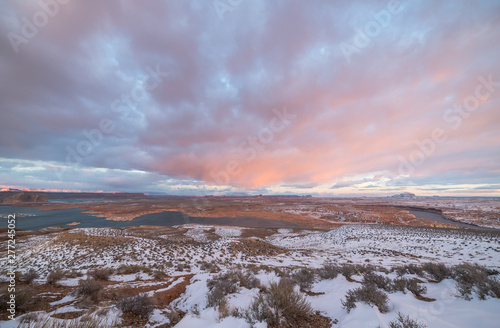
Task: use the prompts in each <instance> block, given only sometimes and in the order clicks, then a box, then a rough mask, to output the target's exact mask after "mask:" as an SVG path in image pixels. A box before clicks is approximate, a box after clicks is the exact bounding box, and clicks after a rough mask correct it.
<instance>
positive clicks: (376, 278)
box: [363, 272, 391, 291]
mask: <svg viewBox="0 0 500 328" xmlns="http://www.w3.org/2000/svg"><path fill="white" fill-rule="evenodd" d="M363 284H364V285H367V286H373V287H377V288H380V289H384V290H386V291H390V290H391V279H389V278H387V277H384V276H382V275H379V274H376V273H374V272H368V273H365V274H364V276H363Z"/></svg>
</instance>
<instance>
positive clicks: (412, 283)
mask: <svg viewBox="0 0 500 328" xmlns="http://www.w3.org/2000/svg"><path fill="white" fill-rule="evenodd" d="M390 290H391V291H397V292H403V293H405V294H406V291H407V290H408V291H410V292H412V293H413V294H414V295H423V294H425V293H427V287H425V286H423V285H421V284H420V283H419V282H418V281H417V280H416V279H407V278H396V279H394V280H393V281H392V283H391V286H390Z"/></svg>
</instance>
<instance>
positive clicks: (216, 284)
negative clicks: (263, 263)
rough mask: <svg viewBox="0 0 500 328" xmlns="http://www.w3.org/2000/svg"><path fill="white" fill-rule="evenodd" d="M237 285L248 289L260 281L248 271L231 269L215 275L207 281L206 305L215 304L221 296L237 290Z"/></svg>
mask: <svg viewBox="0 0 500 328" xmlns="http://www.w3.org/2000/svg"><path fill="white" fill-rule="evenodd" d="M238 286H242V287H246V288H248V289H252V288H256V287H259V286H260V281H259V279H257V278H256V277H255V275H254V274H253V273H252V272H250V271H245V272H243V271H241V270H232V271H229V272H226V273H222V274H219V275H216V276H215V277H213V278H212V279H210V280H208V281H207V287H208V288H210V292H209V293H208V295H207V305H208V306H209V307H211V306H217V305H220V302H221V301H222V300H223V298H224V297H225V296H226V295H228V294H231V293H235V292H236V291H237V290H238Z"/></svg>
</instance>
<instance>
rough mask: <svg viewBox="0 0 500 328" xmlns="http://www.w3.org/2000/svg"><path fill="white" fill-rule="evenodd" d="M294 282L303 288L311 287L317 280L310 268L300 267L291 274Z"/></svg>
mask: <svg viewBox="0 0 500 328" xmlns="http://www.w3.org/2000/svg"><path fill="white" fill-rule="evenodd" d="M290 278H291V280H292V282H294V283H296V284H297V285H299V287H300V288H301V289H308V288H311V286H312V284H313V283H314V280H315V275H314V273H313V271H311V270H310V269H304V268H303V269H300V270H298V271H296V272H294V273H293V274H292V275H291V277H290Z"/></svg>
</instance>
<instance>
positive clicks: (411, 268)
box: [395, 264, 423, 277]
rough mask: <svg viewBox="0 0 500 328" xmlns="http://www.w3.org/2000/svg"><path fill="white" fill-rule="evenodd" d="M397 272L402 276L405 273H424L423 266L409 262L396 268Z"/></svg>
mask: <svg viewBox="0 0 500 328" xmlns="http://www.w3.org/2000/svg"><path fill="white" fill-rule="evenodd" d="M395 271H396V274H397V275H398V276H400V277H402V276H404V275H405V274H407V273H408V274H416V275H419V276H421V275H422V273H423V270H422V267H421V266H419V265H416V264H408V265H404V266H399V267H396V268H395Z"/></svg>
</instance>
